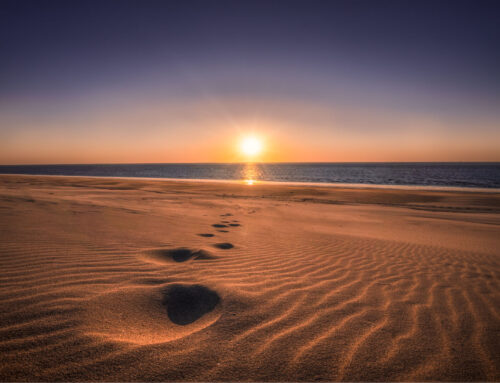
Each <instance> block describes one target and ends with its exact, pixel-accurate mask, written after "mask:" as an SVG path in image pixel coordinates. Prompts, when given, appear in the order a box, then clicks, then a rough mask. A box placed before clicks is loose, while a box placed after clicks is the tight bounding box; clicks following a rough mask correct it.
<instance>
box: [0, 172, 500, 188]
mask: <svg viewBox="0 0 500 383" xmlns="http://www.w3.org/2000/svg"><path fill="white" fill-rule="evenodd" d="M1 176H27V177H70V178H90V179H93V178H95V179H101V178H104V179H106V178H110V179H123V180H151V181H165V182H194V183H196V182H201V183H211V182H213V183H228V184H237V185H247V186H255V185H276V186H299V187H300V186H304V187H309V186H313V187H325V188H349V189H393V190H421V191H426V190H429V191H433V190H434V191H443V192H446V191H450V192H453V191H459V192H474V193H475V192H477V193H500V188H481V187H459V186H434V185H391V184H362V183H334V182H291V181H262V180H251V181H252V183H251V184H249V182H248V181H249V180H224V179H206V178H193V179H191V178H159V177H119V176H73V175H54V174H43V175H40V174H23V173H19V174H16V173H0V177H1Z"/></svg>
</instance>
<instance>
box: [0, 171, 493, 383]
mask: <svg viewBox="0 0 500 383" xmlns="http://www.w3.org/2000/svg"><path fill="white" fill-rule="evenodd" d="M0 217H1V218H0V270H1V274H0V280H1V283H0V307H1V310H0V380H2V381H55V380H64V381H74V380H79V381H82V380H84V381H90V380H103V381H117V380H119V381H157V380H160V381H168V380H170V381H172V380H174V381H228V380H230V381H239V380H245V381H315V380H325V381H334V380H351V381H353V380H354V381H375V380H376V381H381V380H383V381H425V380H433V381H436V380H447V381H450V380H451V381H478V380H479V381H485V380H488V381H498V380H500V230H499V229H500V226H499V225H500V193H495V192H493V193H491V192H490V193H483V192H477V191H474V192H464V191H443V190H430V191H425V190H404V189H384V188H354V187H334V188H333V187H332V188H325V187H316V186H309V185H308V186H297V185H259V184H256V185H251V186H250V185H244V184H236V183H220V182H218V183H216V182H214V183H211V182H176V181H160V180H133V179H111V178H101V179H99V178H83V177H81V178H79V177H44V176H7V175H3V176H0Z"/></svg>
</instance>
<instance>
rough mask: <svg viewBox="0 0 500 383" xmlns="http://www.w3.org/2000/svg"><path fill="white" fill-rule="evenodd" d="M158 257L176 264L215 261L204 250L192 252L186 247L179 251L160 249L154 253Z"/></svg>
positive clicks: (180, 248) (178, 249)
mask: <svg viewBox="0 0 500 383" xmlns="http://www.w3.org/2000/svg"><path fill="white" fill-rule="evenodd" d="M152 253H153V254H154V255H156V256H157V257H161V258H170V259H172V260H174V261H175V262H186V261H187V260H189V259H191V258H193V259H213V258H214V257H213V256H212V255H211V254H210V253H208V252H207V251H204V250H191V249H187V248H185V247H179V248H177V249H158V250H154V251H153V252H152Z"/></svg>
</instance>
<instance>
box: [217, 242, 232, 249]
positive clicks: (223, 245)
mask: <svg viewBox="0 0 500 383" xmlns="http://www.w3.org/2000/svg"><path fill="white" fill-rule="evenodd" d="M213 246H214V247H216V248H218V249H222V250H229V249H232V248H233V247H234V245H233V244H232V243H229V242H222V243H216V244H214V245H213Z"/></svg>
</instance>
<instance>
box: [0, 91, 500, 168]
mask: <svg viewBox="0 0 500 383" xmlns="http://www.w3.org/2000/svg"><path fill="white" fill-rule="evenodd" d="M221 105H223V106H224V107H222V106H221ZM0 122H1V124H3V125H4V126H12V127H13V128H12V129H4V130H3V131H2V133H1V137H0V138H1V140H0V163H2V164H22V163H24V164H28V163H32V164H35V163H147V162H150V163H151V162H153V163H155V162H242V161H247V160H248V159H249V158H247V157H245V156H244V155H242V153H241V150H240V148H239V142H240V141H241V139H242V137H244V136H247V135H256V136H258V137H259V138H260V139H261V140H262V143H263V147H264V150H263V151H262V153H261V154H260V155H259V156H257V157H256V158H255V159H254V160H256V161H263V162H314V161H321V162H329V161H331V162H357V161H359V162H370V161H500V151H499V150H498V148H499V147H500V140H499V135H498V134H497V125H496V123H495V121H489V120H487V119H484V120H482V121H480V120H477V118H476V119H470V120H468V119H464V118H460V119H458V118H451V117H448V118H442V117H441V118H436V117H430V116H428V115H422V114H415V113H399V114H397V113H394V112H393V113H388V112H386V111H383V110H379V109H373V108H372V109H366V108H365V109H362V108H358V109H357V108H352V107H351V108H346V107H338V108H335V107H332V106H329V105H321V104H319V103H308V102H300V101H297V100H280V102H277V101H275V100H274V101H273V100H248V99H246V100H234V99H233V100H226V101H225V102H222V101H220V102H217V103H214V102H213V100H210V101H206V100H200V101H196V102H186V101H183V102H168V103H164V102H158V101H156V102H152V101H147V100H146V101H145V100H143V101H142V102H139V101H138V100H134V101H131V100H122V101H116V100H115V101H113V102H109V101H108V102H96V104H95V105H94V106H93V107H88V106H85V107H81V106H79V105H77V106H76V108H74V107H73V108H69V109H68V110H67V111H66V112H64V113H59V114H55V115H50V114H49V115H47V114H46V113H38V114H37V113H33V112H31V113H29V114H28V113H26V114H22V113H19V111H17V112H16V113H10V114H9V113H4V114H2V116H1V117H0ZM471 124H481V128H482V129H481V133H480V134H478V133H476V130H475V129H469V128H468V127H469V126H470V125H471Z"/></svg>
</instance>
